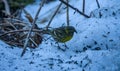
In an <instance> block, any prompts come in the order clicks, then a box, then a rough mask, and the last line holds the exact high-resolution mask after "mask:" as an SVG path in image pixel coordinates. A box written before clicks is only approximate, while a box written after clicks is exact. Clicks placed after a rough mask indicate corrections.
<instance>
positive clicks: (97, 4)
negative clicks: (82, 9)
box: [96, 0, 100, 8]
mask: <svg viewBox="0 0 120 71" xmlns="http://www.w3.org/2000/svg"><path fill="white" fill-rule="evenodd" d="M96 2H97V6H98V8H100V4H99V1H98V0H96Z"/></svg>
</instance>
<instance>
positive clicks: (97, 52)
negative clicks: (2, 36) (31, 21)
mask: <svg viewBox="0 0 120 71" xmlns="http://www.w3.org/2000/svg"><path fill="white" fill-rule="evenodd" d="M99 1H100V6H101V8H100V9H97V5H96V2H95V0H86V11H85V12H86V13H87V14H88V15H89V14H91V16H92V17H91V18H89V19H88V18H84V17H83V16H81V15H80V14H78V13H77V12H76V13H75V14H74V10H72V9H70V25H72V26H74V27H75V28H76V30H77V33H75V34H74V37H73V38H72V39H71V40H70V41H68V42H66V45H67V46H68V47H69V49H67V50H66V51H62V50H60V49H58V47H57V44H55V41H54V40H53V38H50V39H48V40H47V41H43V42H42V44H40V45H39V47H38V48H36V49H29V48H27V51H26V53H25V55H24V56H23V57H20V54H21V52H22V48H18V47H11V46H9V45H7V44H6V43H4V42H3V41H0V71H120V52H119V51H120V28H119V27H120V18H119V17H120V2H119V1H118V0H99ZM59 3H60V2H59V1H55V2H52V3H50V4H46V5H44V7H43V8H42V10H41V12H40V15H39V17H40V18H39V19H38V21H37V25H38V26H39V27H45V26H46V25H47V23H48V20H49V18H50V17H51V13H52V12H54V11H55V9H53V8H55V7H56V6H57V5H58V4H59ZM70 4H71V5H73V6H74V7H76V8H79V9H80V10H82V5H80V4H82V1H81V0H71V1H70ZM38 6H39V5H38V4H33V5H29V6H27V7H26V8H25V9H26V10H27V11H28V12H29V13H31V14H32V16H33V17H34V16H35V13H36V10H37V8H38ZM63 6H64V5H63ZM63 6H62V7H63ZM106 9H107V10H106ZM49 10H50V11H49ZM113 12H114V14H113ZM46 13H47V14H46ZM100 13H101V15H102V16H101V15H100ZM23 16H24V15H23ZM43 18H47V22H44V23H41V24H39V22H40V20H42V19H43ZM64 23H66V14H65V9H64V7H63V8H61V9H60V13H59V14H58V15H56V16H55V18H54V20H53V21H52V23H51V25H50V26H51V27H60V26H62V25H63V24H64ZM64 25H66V24H64ZM44 37H45V39H46V37H49V36H48V35H45V36H44ZM60 47H62V48H64V45H63V44H62V43H60Z"/></svg>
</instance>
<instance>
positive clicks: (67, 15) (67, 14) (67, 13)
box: [66, 0, 69, 26]
mask: <svg viewBox="0 0 120 71" xmlns="http://www.w3.org/2000/svg"><path fill="white" fill-rule="evenodd" d="M66 1H67V3H69V1H68V0H66ZM66 19H67V26H69V7H68V5H67V10H66Z"/></svg>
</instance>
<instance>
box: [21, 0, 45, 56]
mask: <svg viewBox="0 0 120 71" xmlns="http://www.w3.org/2000/svg"><path fill="white" fill-rule="evenodd" d="M44 3H45V0H42V2H41V4H40V7H39V9H38V11H37V13H36V16H35V18H34V20H33V22H32V27H31V28H30V30H29V32H28V34H27V37H26V40H25V44H24V47H23V51H22V53H21V57H22V56H23V55H24V54H25V51H26V48H27V44H28V41H29V38H30V36H31V32H32V29H33V28H34V26H35V23H36V20H37V18H38V15H39V13H40V11H41V9H42V6H43V5H44Z"/></svg>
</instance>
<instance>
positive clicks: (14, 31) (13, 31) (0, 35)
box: [0, 29, 44, 37]
mask: <svg viewBox="0 0 120 71" xmlns="http://www.w3.org/2000/svg"><path fill="white" fill-rule="evenodd" d="M28 31H29V30H28V29H27V30H23V29H21V30H12V31H8V32H5V33H3V34H0V37H2V36H4V35H7V34H9V33H16V32H28ZM32 32H39V33H42V32H43V30H38V29H32ZM43 33H44V32H43Z"/></svg>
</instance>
